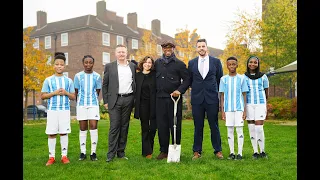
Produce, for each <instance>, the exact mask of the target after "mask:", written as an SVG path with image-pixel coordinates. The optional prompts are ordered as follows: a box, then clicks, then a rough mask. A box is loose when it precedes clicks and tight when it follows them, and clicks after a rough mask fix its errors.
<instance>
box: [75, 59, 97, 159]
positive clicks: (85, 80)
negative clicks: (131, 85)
mask: <svg viewBox="0 0 320 180" xmlns="http://www.w3.org/2000/svg"><path fill="white" fill-rule="evenodd" d="M82 64H83V67H84V70H83V71H80V72H78V73H77V74H76V75H75V76H74V88H75V91H76V97H77V120H78V121H79V125H80V131H79V142H80V157H79V161H82V160H85V159H86V158H87V155H86V145H87V143H86V141H87V132H88V123H89V125H90V131H89V132H90V137H91V153H90V159H91V160H92V161H96V160H98V158H97V154H96V149H97V144H98V121H99V119H100V110H99V100H98V97H99V93H100V90H101V82H102V80H101V76H100V74H98V73H97V72H95V71H93V65H94V58H93V57H92V56H91V55H86V56H84V57H83V58H82Z"/></svg>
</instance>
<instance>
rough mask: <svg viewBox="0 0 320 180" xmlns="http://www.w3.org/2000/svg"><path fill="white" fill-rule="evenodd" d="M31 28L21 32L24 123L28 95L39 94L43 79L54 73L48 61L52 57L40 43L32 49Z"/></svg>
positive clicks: (33, 41) (51, 64)
mask: <svg viewBox="0 0 320 180" xmlns="http://www.w3.org/2000/svg"><path fill="white" fill-rule="evenodd" d="M32 30H33V28H32V27H28V28H26V29H24V31H23V93H24V97H25V105H24V109H25V111H24V115H23V119H24V121H27V110H26V108H27V106H28V98H29V93H30V92H32V91H35V92H40V91H41V87H42V83H43V81H44V80H45V78H46V77H47V76H49V75H52V74H53V73H54V69H53V62H52V60H51V61H50V62H49V61H48V60H50V59H53V58H49V57H50V56H52V54H51V53H50V52H46V50H45V49H44V47H43V44H42V43H39V48H34V46H33V45H34V43H35V39H33V38H30V34H31V32H32Z"/></svg>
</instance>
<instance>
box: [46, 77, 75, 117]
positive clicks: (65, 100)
mask: <svg viewBox="0 0 320 180" xmlns="http://www.w3.org/2000/svg"><path fill="white" fill-rule="evenodd" d="M60 88H63V89H65V90H66V91H67V92H69V93H74V92H75V91H74V84H73V81H72V79H70V78H68V77H67V76H65V75H63V76H55V75H52V76H50V77H47V78H46V79H45V80H44V82H43V85H42V90H41V92H47V93H51V92H53V91H56V90H57V89H60ZM47 108H48V110H55V111H56V110H70V99H69V97H68V96H66V95H64V96H60V95H55V96H52V97H51V98H49V99H48V107H47Z"/></svg>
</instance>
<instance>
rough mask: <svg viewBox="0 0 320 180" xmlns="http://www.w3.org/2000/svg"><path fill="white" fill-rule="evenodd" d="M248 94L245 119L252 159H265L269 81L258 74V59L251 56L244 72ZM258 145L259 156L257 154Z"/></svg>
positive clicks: (264, 76) (261, 74)
mask: <svg viewBox="0 0 320 180" xmlns="http://www.w3.org/2000/svg"><path fill="white" fill-rule="evenodd" d="M245 79H246V81H247V84H248V87H249V92H248V93H247V108H246V111H247V117H246V120H247V122H248V128H249V135H250V140H251V144H252V147H253V152H254V153H253V155H252V157H253V159H258V157H261V158H267V154H266V153H265V147H264V143H265V137H264V130H263V122H264V120H265V119H266V117H267V99H268V94H269V91H268V88H269V80H268V77H267V76H266V75H265V74H264V73H261V72H260V59H259V58H258V57H256V56H251V57H250V58H249V59H248V61H247V72H245ZM258 145H259V147H260V154H258Z"/></svg>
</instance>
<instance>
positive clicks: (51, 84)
mask: <svg viewBox="0 0 320 180" xmlns="http://www.w3.org/2000/svg"><path fill="white" fill-rule="evenodd" d="M65 61H66V57H65V55H64V53H60V52H57V53H55V56H54V70H55V74H54V75H52V76H49V77H47V78H46V79H45V80H44V82H43V86H42V90H41V99H48V107H47V108H48V113H47V114H48V115H47V125H46V134H47V135H48V147H49V160H48V162H47V164H46V166H49V165H51V164H53V163H55V149H56V136H57V134H59V135H60V144H61V156H62V157H61V162H62V163H63V164H67V163H70V161H69V159H68V157H67V154H68V142H69V140H68V134H69V133H71V126H70V100H75V99H76V95H75V90H74V84H73V81H72V80H71V79H70V78H68V77H66V76H64V74H63V71H64V69H65Z"/></svg>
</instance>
